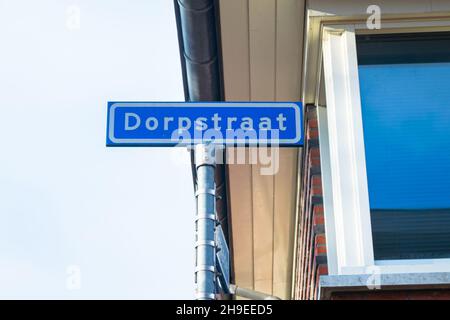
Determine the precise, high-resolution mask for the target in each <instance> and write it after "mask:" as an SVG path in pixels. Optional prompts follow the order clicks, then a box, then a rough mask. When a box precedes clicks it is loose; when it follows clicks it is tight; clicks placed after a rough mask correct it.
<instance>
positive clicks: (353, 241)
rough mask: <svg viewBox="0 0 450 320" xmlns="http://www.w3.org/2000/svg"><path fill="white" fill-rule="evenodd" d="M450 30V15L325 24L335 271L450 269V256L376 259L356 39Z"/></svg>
mask: <svg viewBox="0 0 450 320" xmlns="http://www.w3.org/2000/svg"><path fill="white" fill-rule="evenodd" d="M449 30H450V21H449V20H448V19H447V20H445V19H442V20H439V19H437V20H436V19H431V20H424V21H404V22H390V23H387V24H383V29H381V30H375V31H374V30H367V28H366V25H365V24H334V25H331V24H330V25H326V24H324V25H323V26H322V42H321V44H322V57H323V60H322V63H323V71H324V72H323V75H324V76H323V77H324V78H323V84H324V85H325V89H326V90H325V98H326V99H325V100H326V109H325V108H321V107H319V112H318V114H319V131H320V149H321V166H322V180H323V196H324V210H325V229H326V234H327V248H328V265H329V266H328V269H329V274H330V275H354V274H373V273H374V272H379V273H422V272H449V271H450V259H414V260H380V261H376V260H374V254H373V243H372V228H371V220H370V206H369V193H368V185H367V173H366V161H365V149H364V135H363V126H362V116H361V98H360V88H359V77H358V62H357V52H356V37H355V34H359V33H394V32H397V33H404V32H427V31H449ZM321 82H322V81H321ZM321 85H322V84H321Z"/></svg>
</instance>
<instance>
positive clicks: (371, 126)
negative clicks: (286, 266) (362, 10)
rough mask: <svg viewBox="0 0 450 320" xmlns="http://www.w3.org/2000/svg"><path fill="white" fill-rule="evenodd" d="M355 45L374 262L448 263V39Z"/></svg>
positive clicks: (388, 39) (382, 38)
mask: <svg viewBox="0 0 450 320" xmlns="http://www.w3.org/2000/svg"><path fill="white" fill-rule="evenodd" d="M356 44H357V55H358V65H359V66H358V74H359V84H360V95H361V110H362V121H363V131H364V145H365V155H366V167H367V180H368V190H369V204H370V215H371V224H372V237H373V247H374V248H373V249H374V258H375V260H388V259H424V258H450V33H448V32H443V33H440V32H438V33H434V32H429V33H407V34H388V35H384V34H381V35H361V36H357V37H356Z"/></svg>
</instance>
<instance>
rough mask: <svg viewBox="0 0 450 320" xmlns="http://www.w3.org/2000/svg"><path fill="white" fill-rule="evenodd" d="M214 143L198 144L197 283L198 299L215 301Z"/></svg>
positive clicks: (196, 148)
mask: <svg viewBox="0 0 450 320" xmlns="http://www.w3.org/2000/svg"><path fill="white" fill-rule="evenodd" d="M215 151H216V150H215V146H214V144H207V143H205V144H197V145H195V151H194V152H195V166H196V170H197V190H196V192H195V196H196V201H197V214H196V217H195V220H196V223H195V225H196V242H195V249H196V255H195V282H196V297H195V298H196V299H197V300H214V299H215V294H216V241H215V228H216V221H217V220H216V186H215V180H214V173H215V168H216V155H215Z"/></svg>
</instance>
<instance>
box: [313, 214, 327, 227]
mask: <svg viewBox="0 0 450 320" xmlns="http://www.w3.org/2000/svg"><path fill="white" fill-rule="evenodd" d="M313 217H314V226H317V225H320V224H325V218H324V216H323V213H320V212H319V213H316V212H315V213H314V215H313Z"/></svg>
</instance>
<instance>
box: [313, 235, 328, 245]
mask: <svg viewBox="0 0 450 320" xmlns="http://www.w3.org/2000/svg"><path fill="white" fill-rule="evenodd" d="M315 244H316V246H325V245H326V244H327V241H326V238H325V234H323V233H322V234H318V235H316V239H315Z"/></svg>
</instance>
